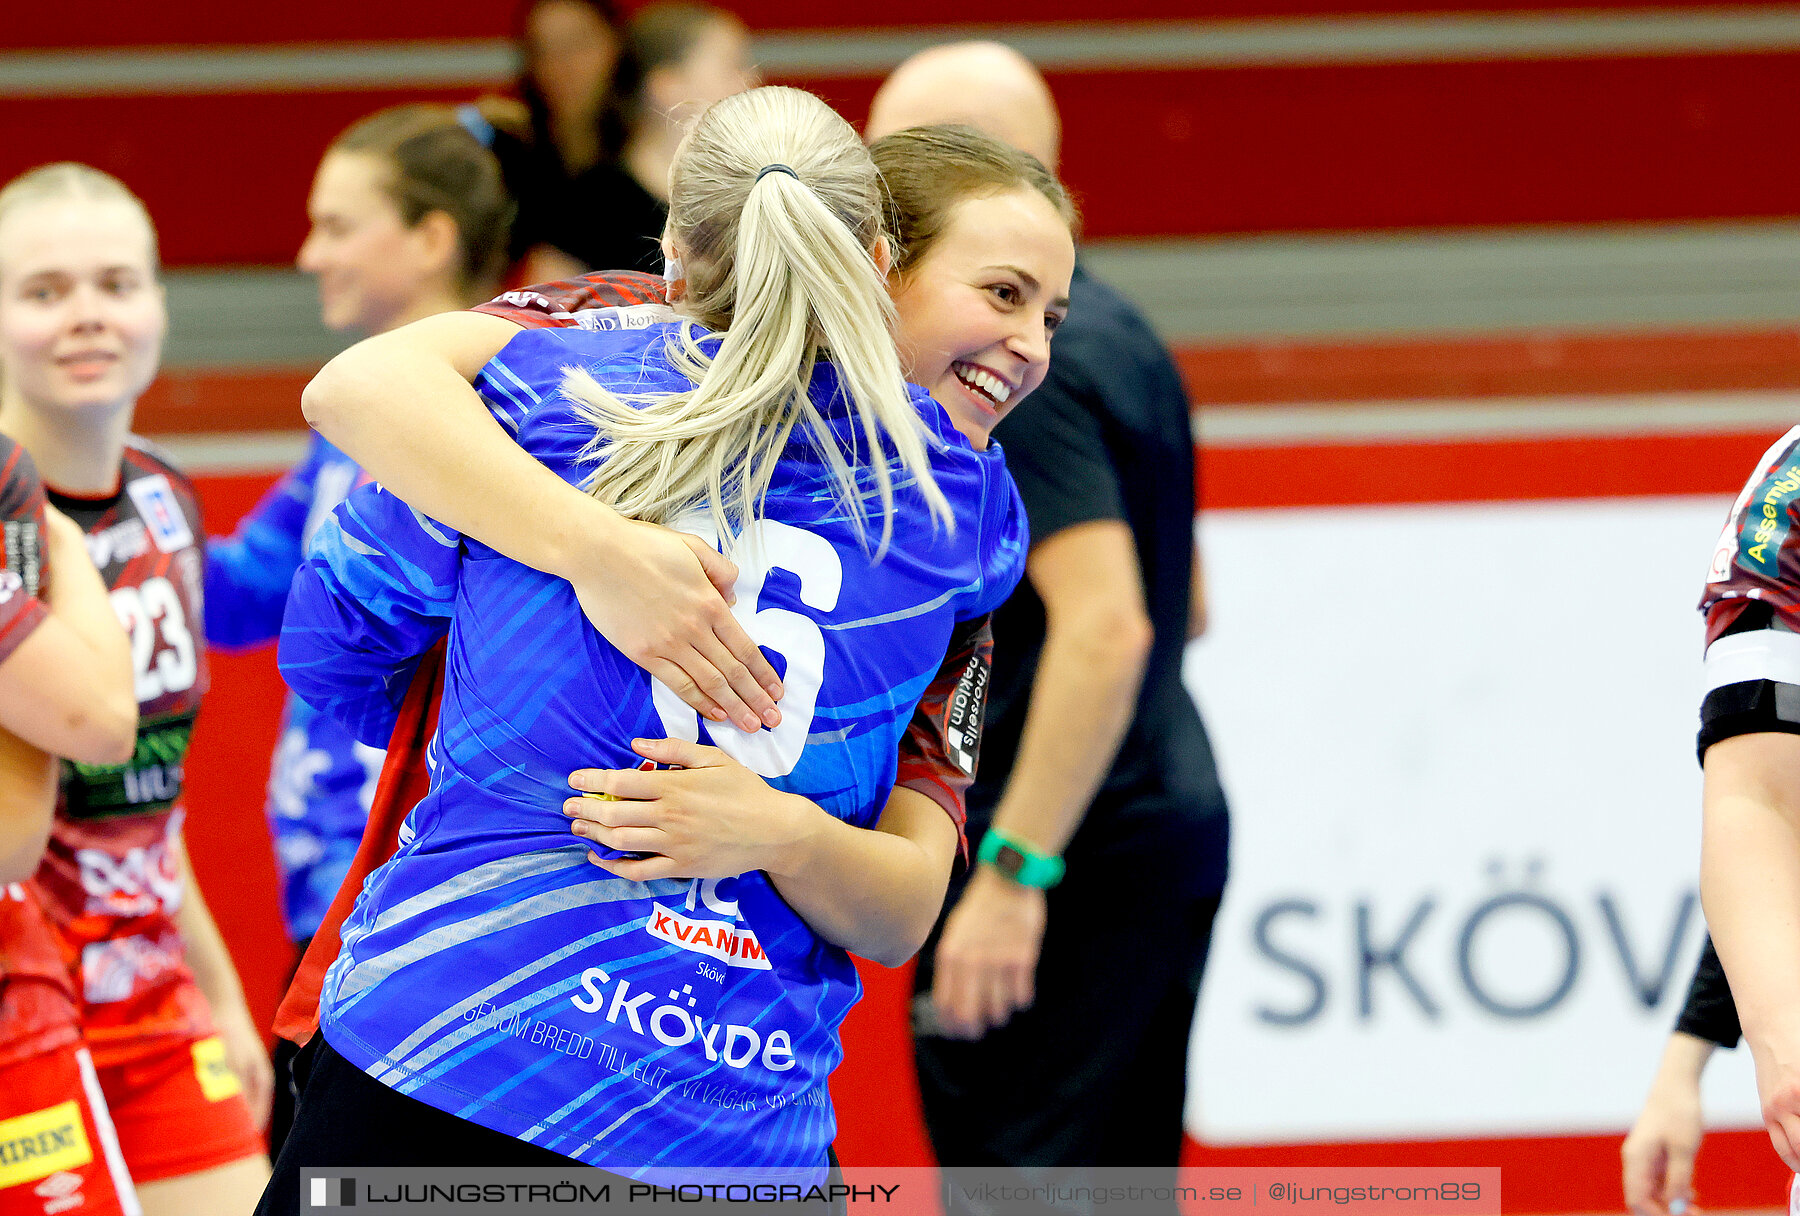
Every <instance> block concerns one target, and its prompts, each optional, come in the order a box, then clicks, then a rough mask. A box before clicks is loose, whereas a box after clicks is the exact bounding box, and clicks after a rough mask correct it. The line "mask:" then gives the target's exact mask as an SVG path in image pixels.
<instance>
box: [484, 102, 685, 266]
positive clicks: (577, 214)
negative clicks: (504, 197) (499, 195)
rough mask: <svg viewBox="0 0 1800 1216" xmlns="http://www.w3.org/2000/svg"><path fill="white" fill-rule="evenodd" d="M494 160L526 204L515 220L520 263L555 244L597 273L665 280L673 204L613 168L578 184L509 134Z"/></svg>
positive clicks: (547, 156) (586, 173)
mask: <svg viewBox="0 0 1800 1216" xmlns="http://www.w3.org/2000/svg"><path fill="white" fill-rule="evenodd" d="M493 149H494V155H495V156H496V157H497V158H498V159H499V161H500V168H501V171H502V173H503V174H504V175H505V177H506V186H507V189H508V190H510V191H511V192H512V195H513V197H514V198H515V199H517V200H518V207H519V211H518V217H517V218H516V219H515V220H514V221H513V236H512V248H513V254H514V256H515V257H517V256H522V255H523V254H524V253H525V252H526V251H527V250H529V249H530V248H531V247H532V246H534V245H554V246H555V247H556V248H558V249H560V250H562V251H563V252H564V253H566V254H568V255H569V256H570V257H572V258H574V259H575V260H576V261H578V262H580V263H582V264H583V265H585V266H586V267H587V268H588V269H590V270H642V271H645V272H647V273H650V274H660V273H662V247H661V243H660V242H661V240H662V232H663V225H664V224H666V223H667V222H668V219H669V208H668V205H667V204H666V203H664V202H663V201H662V200H661V199H659V198H657V197H656V196H655V195H653V194H651V193H650V192H649V191H648V190H646V189H644V187H643V186H642V185H641V184H640V183H639V182H638V180H637V178H635V177H633V176H631V174H630V173H629V172H627V171H626V170H625V168H624V166H622V165H619V164H617V163H614V162H606V163H602V164H598V165H594V166H592V167H591V168H588V169H584V170H583V171H582V172H580V173H578V174H576V175H575V176H573V177H570V176H569V175H568V174H567V173H566V172H565V171H564V170H563V166H562V162H561V161H560V160H559V159H558V158H557V157H556V156H555V155H554V154H553V153H549V152H546V151H545V150H544V149H541V148H538V147H536V146H534V145H533V144H531V143H528V142H526V141H524V140H521V139H519V138H517V137H516V136H513V135H510V134H508V133H506V132H504V131H501V132H496V133H495V136H494V142H493Z"/></svg>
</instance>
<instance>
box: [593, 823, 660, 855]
mask: <svg viewBox="0 0 1800 1216" xmlns="http://www.w3.org/2000/svg"><path fill="white" fill-rule="evenodd" d="M569 830H570V831H571V832H574V833H575V834H576V835H577V836H579V837H581V838H582V839H583V840H591V841H593V842H594V843H595V844H603V845H605V846H607V847H608V848H611V849H617V850H619V852H621V853H661V852H663V851H664V850H666V849H668V848H669V847H670V845H669V837H668V834H667V833H666V832H663V831H662V830H661V829H659V828H653V827H636V826H633V827H619V828H610V827H607V826H605V825H604V824H598V823H589V822H588V821H587V820H585V819H577V820H575V821H574V822H573V823H572V824H570V825H569Z"/></svg>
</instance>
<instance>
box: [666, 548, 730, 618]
mask: <svg viewBox="0 0 1800 1216" xmlns="http://www.w3.org/2000/svg"><path fill="white" fill-rule="evenodd" d="M677 535H679V536H680V537H681V539H682V541H683V542H684V543H685V544H686V545H687V547H688V549H689V550H690V551H691V552H692V553H693V555H694V556H695V557H697V558H699V559H700V569H702V570H704V571H705V572H706V578H707V581H708V582H710V583H711V584H712V585H713V586H714V587H716V588H717V589H718V592H719V594H720V595H722V596H724V597H725V602H726V603H727V604H735V603H737V590H736V584H737V581H738V568H737V564H736V563H735V562H733V561H732V560H731V559H730V558H728V557H726V556H725V555H724V554H723V553H720V552H719V551H718V550H717V549H715V548H713V547H712V546H711V545H709V544H707V543H706V542H705V541H703V540H701V539H700V538H699V537H698V536H694V535H692V534H691V533H688V532H681V533H677Z"/></svg>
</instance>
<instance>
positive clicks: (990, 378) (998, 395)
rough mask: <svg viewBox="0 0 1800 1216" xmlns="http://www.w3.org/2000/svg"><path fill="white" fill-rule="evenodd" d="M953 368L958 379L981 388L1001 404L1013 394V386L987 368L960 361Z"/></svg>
mask: <svg viewBox="0 0 1800 1216" xmlns="http://www.w3.org/2000/svg"><path fill="white" fill-rule="evenodd" d="M951 370H952V371H954V372H955V373H956V378H957V379H958V380H961V381H962V382H963V383H964V384H967V385H969V386H971V387H973V388H978V389H980V390H981V391H982V392H984V393H986V394H987V395H988V396H990V397H992V398H993V399H994V401H995V402H996V403H998V404H1000V405H1005V404H1006V399H1007V398H1008V397H1011V396H1012V386H1011V385H1009V384H1007V383H1006V381H1004V380H1002V379H1001V378H1000V377H998V376H996V375H994V373H992V372H990V371H987V370H986V369H985V368H980V367H976V366H975V365H974V364H971V363H958V364H956V365H955V366H954V367H953V368H952V369H951Z"/></svg>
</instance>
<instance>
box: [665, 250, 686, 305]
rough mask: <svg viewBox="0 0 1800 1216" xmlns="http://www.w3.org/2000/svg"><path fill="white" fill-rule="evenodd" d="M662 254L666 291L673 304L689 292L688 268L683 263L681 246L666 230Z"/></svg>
mask: <svg viewBox="0 0 1800 1216" xmlns="http://www.w3.org/2000/svg"><path fill="white" fill-rule="evenodd" d="M662 255H663V282H664V283H665V284H667V287H666V288H665V291H666V292H667V294H668V297H669V303H671V304H673V303H675V301H677V300H679V299H681V297H682V296H684V295H686V294H687V270H686V268H684V267H683V266H682V264H681V246H679V245H677V244H676V243H675V238H673V237H671V236H670V235H669V234H668V233H666V232H665V233H663V238H662Z"/></svg>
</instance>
